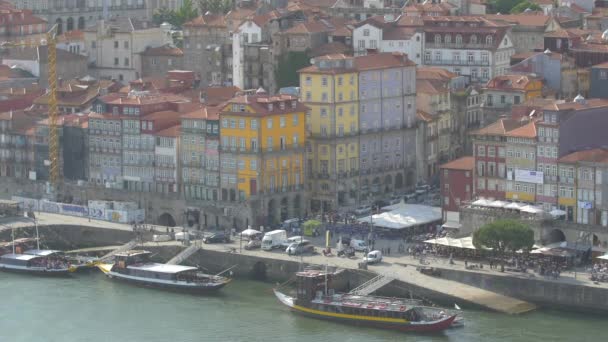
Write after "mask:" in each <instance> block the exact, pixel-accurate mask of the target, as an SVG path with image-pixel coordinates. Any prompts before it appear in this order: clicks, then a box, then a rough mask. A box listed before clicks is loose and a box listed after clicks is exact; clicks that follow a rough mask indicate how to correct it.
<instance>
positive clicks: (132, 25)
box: [84, 16, 160, 33]
mask: <svg viewBox="0 0 608 342" xmlns="http://www.w3.org/2000/svg"><path fill="white" fill-rule="evenodd" d="M104 25H105V26H106V28H107V29H109V30H111V31H114V32H122V33H130V32H135V31H140V30H148V29H152V28H158V27H160V25H159V24H156V23H154V22H153V21H149V20H144V19H139V18H131V17H128V16H124V17H122V16H121V17H112V18H111V19H109V20H105V22H104ZM84 31H85V32H97V22H94V24H92V25H91V26H89V27H87V28H86V29H85V30H84Z"/></svg>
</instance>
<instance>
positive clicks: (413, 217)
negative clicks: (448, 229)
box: [357, 203, 442, 229]
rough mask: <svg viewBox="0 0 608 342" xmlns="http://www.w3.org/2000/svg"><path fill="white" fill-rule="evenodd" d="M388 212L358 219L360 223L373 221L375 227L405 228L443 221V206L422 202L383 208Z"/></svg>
mask: <svg viewBox="0 0 608 342" xmlns="http://www.w3.org/2000/svg"><path fill="white" fill-rule="evenodd" d="M382 209H383V210H388V211H387V212H384V213H381V214H376V215H371V216H366V217H362V218H360V219H358V220H357V221H358V222H360V223H373V225H374V227H380V228H388V229H404V228H410V227H416V226H420V225H424V224H428V223H432V222H437V221H441V219H442V216H441V208H439V207H430V206H427V205H420V204H405V203H397V204H394V205H390V206H388V207H384V208H382Z"/></svg>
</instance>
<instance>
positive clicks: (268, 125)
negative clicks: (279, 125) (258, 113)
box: [266, 119, 272, 129]
mask: <svg viewBox="0 0 608 342" xmlns="http://www.w3.org/2000/svg"><path fill="white" fill-rule="evenodd" d="M266 128H268V129H272V119H266Z"/></svg>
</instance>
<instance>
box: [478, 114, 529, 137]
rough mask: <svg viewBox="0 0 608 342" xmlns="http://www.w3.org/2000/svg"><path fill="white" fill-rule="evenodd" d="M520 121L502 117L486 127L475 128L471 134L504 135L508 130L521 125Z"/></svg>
mask: <svg viewBox="0 0 608 342" xmlns="http://www.w3.org/2000/svg"><path fill="white" fill-rule="evenodd" d="M519 125H520V124H519V123H518V122H517V121H515V120H511V119H505V118H500V119H498V120H497V121H496V122H494V123H492V124H489V125H488V126H486V127H483V128H480V129H478V130H475V131H473V132H471V133H469V134H470V135H499V136H504V135H505V134H506V133H507V132H509V131H511V130H513V129H515V128H517V127H519Z"/></svg>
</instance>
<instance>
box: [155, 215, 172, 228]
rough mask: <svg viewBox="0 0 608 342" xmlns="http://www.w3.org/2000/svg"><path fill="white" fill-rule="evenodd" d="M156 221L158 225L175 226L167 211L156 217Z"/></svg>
mask: <svg viewBox="0 0 608 342" xmlns="http://www.w3.org/2000/svg"><path fill="white" fill-rule="evenodd" d="M157 221H158V224H159V225H160V226H166V227H175V219H174V218H173V215H171V214H169V213H163V214H162V215H160V216H159V217H158V220H157Z"/></svg>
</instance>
